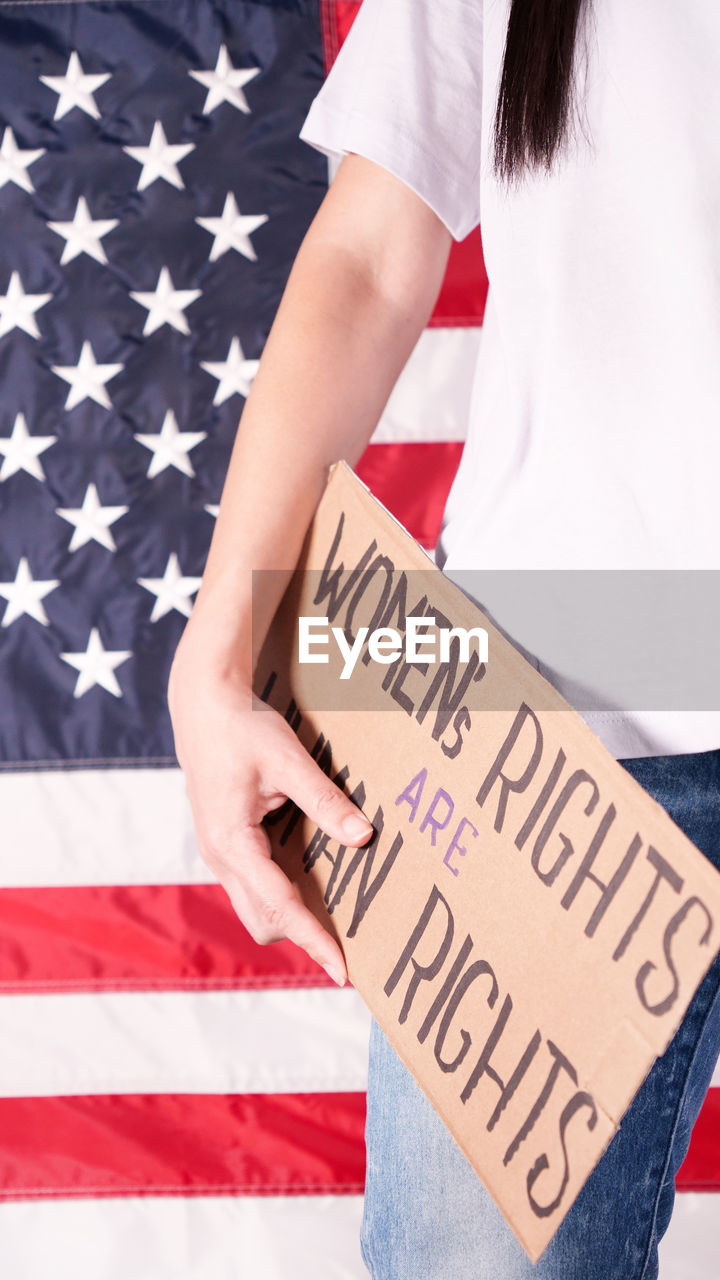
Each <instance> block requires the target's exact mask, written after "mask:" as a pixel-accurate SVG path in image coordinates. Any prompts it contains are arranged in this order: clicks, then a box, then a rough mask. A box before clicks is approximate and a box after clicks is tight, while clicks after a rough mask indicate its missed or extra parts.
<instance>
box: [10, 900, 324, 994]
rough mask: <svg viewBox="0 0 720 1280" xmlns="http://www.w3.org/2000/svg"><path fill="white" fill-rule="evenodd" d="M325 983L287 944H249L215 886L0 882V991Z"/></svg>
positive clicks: (303, 956) (319, 972) (319, 971)
mask: <svg viewBox="0 0 720 1280" xmlns="http://www.w3.org/2000/svg"><path fill="white" fill-rule="evenodd" d="M332 985H333V983H332V981H331V979H330V978H328V976H327V974H326V973H325V971H324V969H321V968H320V967H319V965H316V964H315V962H314V960H311V959H310V958H309V957H308V956H307V955H306V954H305V952H304V951H302V950H301V949H300V948H299V947H296V946H295V945H294V943H292V942H288V941H283V942H275V943H272V944H271V945H270V946H263V947H261V946H259V945H258V944H257V943H256V942H253V939H252V938H251V937H250V934H249V933H248V932H247V930H246V929H245V927H244V926H243V925H242V924H241V923H240V920H239V919H238V917H237V916H236V914H235V912H234V910H233V908H232V906H231V905H230V900H229V898H228V897H227V894H226V893H225V890H224V889H222V888H221V887H220V885H132V886H126V887H122V888H119V887H117V886H93V887H92V888H54V889H51V888H48V889H3V890H0V991H4V992H14V991H24V992H29V991H74V990H83V991H92V990H97V989H102V990H107V989H123V990H132V989H135V988H143V989H146V990H147V989H148V988H152V989H157V988H164V989H188V988H213V987H214V988H218V987H246V988H263V987H320V986H332Z"/></svg>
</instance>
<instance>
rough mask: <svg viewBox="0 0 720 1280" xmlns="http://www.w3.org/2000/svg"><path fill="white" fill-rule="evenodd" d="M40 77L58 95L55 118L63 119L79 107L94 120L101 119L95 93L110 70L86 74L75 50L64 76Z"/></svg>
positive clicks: (107, 77)
mask: <svg viewBox="0 0 720 1280" xmlns="http://www.w3.org/2000/svg"><path fill="white" fill-rule="evenodd" d="M40 79H41V80H42V82H43V84H46V85H47V86H48V89H52V91H53V93H56V94H57V95H58V100H57V105H56V107H55V115H54V116H53V119H54V120H62V118H63V116H66V115H67V113H68V111H72V109H73V107H78V108H79V109H80V111H84V112H85V114H86V115H88V116H92V117H93V119H94V120H99V119H100V112H99V111H98V109H97V106H96V105H95V99H94V97H93V94H94V93H97V91H98V89H99V88H101V86H102V85H104V84H105V83H106V81H108V80H109V79H110V73H109V72H107V73H106V74H105V75H95V76H88V75H85V73H84V71H83V69H82V64H81V62H80V59H79V57H78V55H77V53H76V52H75V50H73V52H72V53H71V54H70V60H69V62H68V65H67V71H66V72H65V75H64V76H40Z"/></svg>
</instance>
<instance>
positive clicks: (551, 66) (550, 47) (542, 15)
mask: <svg viewBox="0 0 720 1280" xmlns="http://www.w3.org/2000/svg"><path fill="white" fill-rule="evenodd" d="M584 5H585V0H512V4H511V8H510V18H509V21H508V29H507V37H506V41H505V54H504V58H503V66H502V74H501V77H500V88H499V92H498V102H497V111H496V115H495V137H494V145H495V157H494V158H495V171H496V173H497V174H498V176H499V177H501V178H504V179H505V180H507V181H510V180H512V179H515V178H518V177H520V176H521V175H522V173H523V172H524V171H526V170H527V169H533V168H538V167H542V168H545V169H548V170H549V169H550V168H551V167H552V164H553V161H554V159H555V157H556V155H557V154H558V151H559V150H560V148H561V147H562V145H563V143H564V141H565V139H566V137H567V134H568V131H569V128H570V123H571V114H572V110H573V97H574V95H573V66H574V62H575V52H576V49H575V46H576V44H577V32H578V26H579V19H580V13H581V10H582V9H583V7H584Z"/></svg>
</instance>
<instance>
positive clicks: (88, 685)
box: [60, 627, 132, 698]
mask: <svg viewBox="0 0 720 1280" xmlns="http://www.w3.org/2000/svg"><path fill="white" fill-rule="evenodd" d="M60 657H61V658H62V660H63V662H67V663H69V665H70V666H71V667H74V668H75V670H76V671H77V672H78V673H79V674H78V678H77V680H76V682H75V688H74V690H73V697H74V698H81V697H82V696H83V694H84V693H87V692H88V690H89V689H93V688H94V687H95V685H100V687H101V688H102V689H107V691H108V693H112V694H113V695H114V697H116V698H121V697H122V689H121V688H120V685H119V684H118V680H117V676H116V675H115V668H116V667H119V666H120V664H121V663H123V662H127V659H128V658H131V657H132V650H130V649H122V650H120V649H106V648H105V647H104V646H103V642H102V640H101V639H100V632H99V630H98V628H97V627H93V628H92V630H91V632H90V636H89V639H88V643H87V649H85V650H84V651H82V652H80V653H61V654H60Z"/></svg>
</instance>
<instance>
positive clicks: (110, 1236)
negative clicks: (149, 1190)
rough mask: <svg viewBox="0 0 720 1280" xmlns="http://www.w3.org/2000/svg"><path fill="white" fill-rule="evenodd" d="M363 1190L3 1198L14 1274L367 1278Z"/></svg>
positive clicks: (97, 1278)
mask: <svg viewBox="0 0 720 1280" xmlns="http://www.w3.org/2000/svg"><path fill="white" fill-rule="evenodd" d="M361 1215H362V1197H361V1196H273V1197H269V1196H202V1197H200V1196H198V1197H196V1198H192V1197H187V1198H182V1197H177V1198H175V1197H172V1198H170V1197H168V1198H162V1197H159V1196H158V1197H149V1196H148V1197H146V1196H143V1197H130V1198H127V1199H126V1198H123V1199H118V1200H76V1201H70V1200H60V1201H40V1202H37V1201H36V1202H27V1201H20V1202H18V1203H14V1204H13V1203H8V1204H3V1205H0V1239H1V1240H2V1266H3V1275H5V1276H7V1277H8V1280H9V1278H10V1277H12V1280H238V1278H239V1277H246V1278H247V1280H318V1277H322V1280H368V1273H367V1271H366V1270H365V1267H364V1266H363V1263H362V1260H361V1257H360V1246H359V1243H358V1236H359V1231H360V1219H361Z"/></svg>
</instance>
